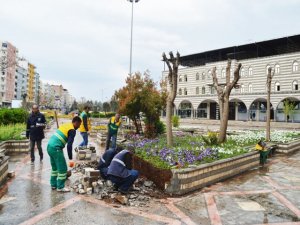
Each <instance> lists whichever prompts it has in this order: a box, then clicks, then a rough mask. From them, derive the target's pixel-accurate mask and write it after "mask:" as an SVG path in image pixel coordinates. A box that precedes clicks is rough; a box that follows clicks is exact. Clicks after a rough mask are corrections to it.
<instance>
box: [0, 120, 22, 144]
mask: <svg viewBox="0 0 300 225" xmlns="http://www.w3.org/2000/svg"><path fill="white" fill-rule="evenodd" d="M25 129H26V126H25V124H24V123H17V124H14V125H12V124H11V125H1V126H0V141H7V140H22V139H25V136H23V135H22V132H24V131H25Z"/></svg>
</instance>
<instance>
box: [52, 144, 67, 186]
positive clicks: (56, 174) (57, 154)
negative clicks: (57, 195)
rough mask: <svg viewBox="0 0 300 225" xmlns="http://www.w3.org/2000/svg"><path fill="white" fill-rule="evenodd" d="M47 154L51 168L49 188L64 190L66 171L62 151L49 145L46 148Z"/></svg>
mask: <svg viewBox="0 0 300 225" xmlns="http://www.w3.org/2000/svg"><path fill="white" fill-rule="evenodd" d="M47 152H48V154H49V156H50V163H51V167H52V171H51V178H50V184H51V187H55V188H58V189H61V188H64V187H65V181H66V179H67V170H68V167H67V163H66V159H65V157H64V152H63V150H62V149H59V148H58V147H53V146H51V145H48V146H47Z"/></svg>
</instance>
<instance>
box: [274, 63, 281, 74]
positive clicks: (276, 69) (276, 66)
mask: <svg viewBox="0 0 300 225" xmlns="http://www.w3.org/2000/svg"><path fill="white" fill-rule="evenodd" d="M279 73H280V66H279V65H278V64H276V65H275V74H279Z"/></svg>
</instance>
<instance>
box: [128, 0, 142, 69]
mask: <svg viewBox="0 0 300 225" xmlns="http://www.w3.org/2000/svg"><path fill="white" fill-rule="evenodd" d="M127 1H129V2H131V35H130V63H129V74H130V75H131V68H132V34H133V5H134V3H138V2H139V1H140V0H127Z"/></svg>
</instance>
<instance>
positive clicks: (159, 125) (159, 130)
mask: <svg viewBox="0 0 300 225" xmlns="http://www.w3.org/2000/svg"><path fill="white" fill-rule="evenodd" d="M155 129H156V133H157V134H163V133H165V132H166V125H165V124H164V123H163V122H162V121H160V120H159V121H157V122H156V124H155Z"/></svg>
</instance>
